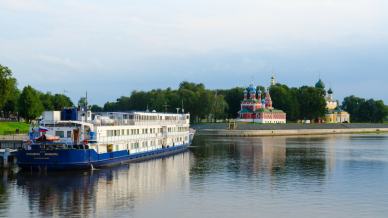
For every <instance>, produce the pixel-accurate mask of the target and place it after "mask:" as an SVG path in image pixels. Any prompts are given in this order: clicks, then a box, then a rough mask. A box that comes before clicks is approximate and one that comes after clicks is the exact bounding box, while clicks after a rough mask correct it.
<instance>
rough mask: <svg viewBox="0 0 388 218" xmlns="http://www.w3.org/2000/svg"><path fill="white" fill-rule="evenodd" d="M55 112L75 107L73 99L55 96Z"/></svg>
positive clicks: (61, 95)
mask: <svg viewBox="0 0 388 218" xmlns="http://www.w3.org/2000/svg"><path fill="white" fill-rule="evenodd" d="M52 101H53V106H54V110H62V109H63V108H65V107H73V106H74V104H73V102H72V101H71V99H70V98H69V97H68V96H66V95H64V94H55V95H54V96H53V97H52Z"/></svg>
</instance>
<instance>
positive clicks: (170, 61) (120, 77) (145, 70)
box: [0, 0, 388, 104]
mask: <svg viewBox="0 0 388 218" xmlns="http://www.w3.org/2000/svg"><path fill="white" fill-rule="evenodd" d="M0 26H1V30H0V63H1V64H3V65H7V66H9V67H10V68H12V69H13V71H14V75H15V76H16V77H17V79H18V81H19V87H23V86H25V85H26V84H30V85H32V86H34V87H36V88H38V89H39V90H41V91H52V92H63V90H67V93H66V94H68V95H70V96H71V97H72V98H73V100H74V101H77V100H78V98H79V97H80V96H81V95H84V93H85V91H86V90H88V92H89V98H90V101H91V103H97V104H103V103H105V102H106V101H108V100H114V99H115V98H117V97H119V96H121V95H129V93H130V92H131V91H132V90H150V89H153V88H167V87H169V86H170V87H173V88H174V87H177V86H178V84H179V82H181V81H183V80H189V81H194V82H202V83H204V84H205V85H206V86H207V87H209V88H229V87H234V86H245V85H247V84H249V83H250V82H251V81H252V79H253V80H254V81H255V83H256V84H259V85H268V83H269V77H270V76H271V72H272V69H273V70H274V71H275V75H276V77H277V79H278V81H279V82H281V83H286V84H288V85H290V86H300V85H304V84H314V83H315V82H316V81H317V79H318V77H319V75H321V77H322V79H323V80H324V81H325V83H326V84H327V86H331V87H332V88H333V90H334V92H335V95H336V97H337V98H339V99H341V100H342V98H343V97H344V96H347V95H351V94H355V95H358V96H361V97H365V98H370V97H373V98H378V99H383V100H384V101H386V102H388V92H387V81H388V72H387V71H388V70H387V69H388V2H387V1H386V0H163V1H162V0H114V1H109V0H66V1H60V0H0Z"/></svg>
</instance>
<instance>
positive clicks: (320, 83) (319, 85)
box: [315, 79, 325, 89]
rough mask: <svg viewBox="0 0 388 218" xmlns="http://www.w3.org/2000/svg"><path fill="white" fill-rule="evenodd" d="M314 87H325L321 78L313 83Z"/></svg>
mask: <svg viewBox="0 0 388 218" xmlns="http://www.w3.org/2000/svg"><path fill="white" fill-rule="evenodd" d="M315 88H320V89H325V83H323V81H322V80H321V79H319V80H318V82H317V83H315Z"/></svg>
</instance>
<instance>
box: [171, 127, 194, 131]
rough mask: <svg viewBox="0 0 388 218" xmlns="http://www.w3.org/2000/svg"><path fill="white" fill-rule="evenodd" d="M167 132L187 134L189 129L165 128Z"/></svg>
mask: <svg viewBox="0 0 388 218" xmlns="http://www.w3.org/2000/svg"><path fill="white" fill-rule="evenodd" d="M167 131H168V132H187V131H189V127H169V128H167Z"/></svg>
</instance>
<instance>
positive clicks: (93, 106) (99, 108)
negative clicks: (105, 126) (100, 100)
mask: <svg viewBox="0 0 388 218" xmlns="http://www.w3.org/2000/svg"><path fill="white" fill-rule="evenodd" d="M90 109H91V111H93V112H102V111H103V110H104V108H102V107H100V106H98V105H96V104H94V105H92V107H91V108H90Z"/></svg>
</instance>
